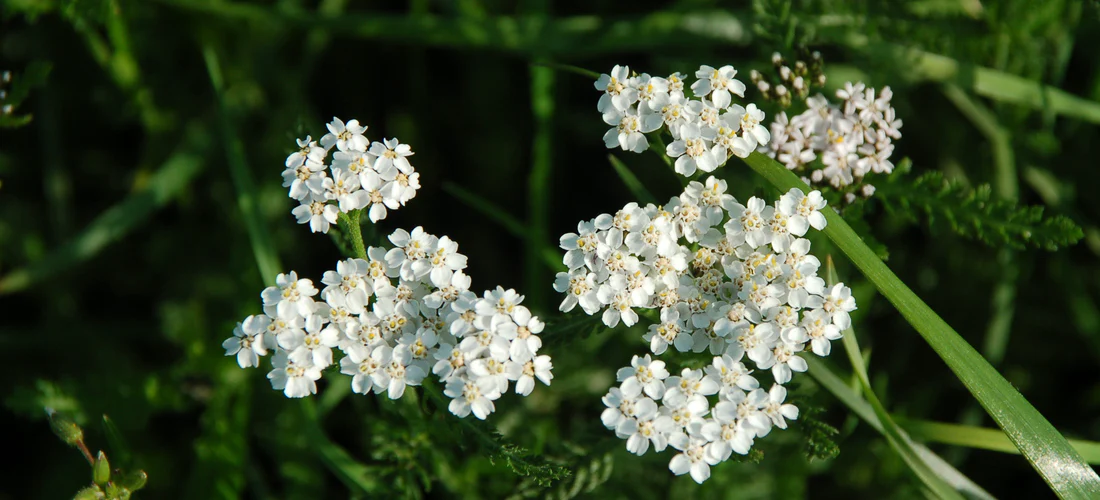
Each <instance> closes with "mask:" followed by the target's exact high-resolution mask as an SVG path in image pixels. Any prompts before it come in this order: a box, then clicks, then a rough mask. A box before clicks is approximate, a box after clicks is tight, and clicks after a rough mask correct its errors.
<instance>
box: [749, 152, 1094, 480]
mask: <svg viewBox="0 0 1100 500" xmlns="http://www.w3.org/2000/svg"><path fill="white" fill-rule="evenodd" d="M744 161H745V163H747V164H748V165H749V166H750V167H751V168H752V169H753V170H755V171H756V172H757V173H759V174H760V175H762V176H763V177H764V178H765V179H767V180H768V182H770V183H771V184H772V185H774V186H775V187H777V188H779V189H780V190H783V191H786V190H789V189H791V188H798V189H801V190H803V191H805V192H808V191H810V188H809V186H806V184H805V183H803V182H802V181H801V180H800V179H799V178H798V177H797V176H795V175H794V174H793V173H791V172H790V171H789V170H787V169H786V168H784V167H783V166H782V165H780V164H779V163H777V162H776V161H775V160H773V159H771V158H768V157H767V156H765V155H763V154H760V153H753V154H751V155H750V156H749V157H748V158H745V159H744ZM822 213H823V214H824V215H825V219H826V221H827V222H828V227H826V228H825V230H824V231H823V232H824V233H825V235H826V236H828V237H829V239H830V240H832V241H833V243H834V244H835V245H836V246H837V248H839V249H840V250H841V251H842V252H844V254H845V255H847V256H848V258H849V259H851V261H852V262H853V263H854V264H855V265H856V267H857V268H859V270H860V271H861V272H862V273H863V275H864V276H866V277H867V279H868V280H870V281H871V283H873V284H874V285H875V287H876V288H878V290H879V292H881V293H882V295H883V296H884V297H886V299H887V300H889V301H890V303H891V304H893V305H894V307H895V308H896V309H897V310H898V312H900V313H901V314H902V316H904V317H905V319H906V320H907V321H908V322H909V324H911V325H913V327H914V328H916V330H917V332H919V333H920V334H921V336H922V337H923V338H924V339H925V341H926V342H928V344H929V345H930V346H932V349H933V350H935V351H936V354H938V355H939V356H940V358H942V359H943V360H944V362H945V363H947V366H948V368H950V369H951V371H952V372H954V373H955V376H956V377H958V378H959V380H960V381H962V383H963V385H965V386H966V388H967V390H969V391H970V393H971V394H973V395H974V397H975V398H977V400H978V402H979V403H980V404H981V405H982V407H983V408H985V410H986V412H988V413H989V415H990V416H991V417H993V420H994V421H995V422H997V425H998V426H1000V427H1001V428H1002V429H1004V431H1005V434H1007V435H1008V437H1009V439H1011V440H1012V443H1013V444H1014V445H1016V447H1017V448H1019V449H1020V452H1021V453H1022V454H1023V455H1024V457H1025V458H1027V460H1028V462H1029V463H1030V464H1031V466H1032V467H1033V468H1035V470H1036V471H1037V472H1038V473H1039V475H1040V476H1042V478H1043V480H1044V481H1046V482H1047V484H1048V485H1049V486H1050V487H1051V488H1052V489H1053V490H1054V492H1055V493H1057V494H1058V496H1060V497H1062V498H1082V499H1086V498H1100V476H1097V474H1096V471H1094V470H1092V468H1091V467H1089V466H1088V464H1087V463H1086V462H1085V460H1084V459H1083V458H1082V457H1081V455H1080V454H1079V453H1077V451H1076V450H1074V449H1073V447H1072V446H1070V444H1069V443H1068V442H1067V441H1066V439H1065V438H1064V437H1063V436H1062V435H1061V434H1060V433H1059V432H1058V430H1057V429H1055V428H1054V426H1053V425H1051V424H1050V422H1047V420H1046V419H1045V418H1043V416H1042V415H1041V414H1040V413H1039V412H1038V411H1037V410H1036V409H1035V407H1033V406H1032V405H1031V403H1029V402H1028V401H1027V399H1025V398H1024V397H1023V395H1021V394H1020V392H1019V391H1017V390H1016V388H1014V387H1012V385H1011V384H1009V383H1008V381H1007V380H1005V379H1004V377H1002V376H1001V374H1000V373H998V372H997V370H995V369H994V368H993V366H992V365H990V364H989V362H988V361H986V360H985V358H983V357H982V356H981V355H980V354H978V351H976V350H974V348H973V347H971V346H970V344H968V343H967V342H966V341H965V340H963V338H962V337H961V336H959V334H958V333H957V332H955V331H954V330H953V329H952V328H951V327H950V326H949V325H948V324H947V323H946V322H944V321H943V319H941V318H940V317H939V316H938V315H936V313H935V312H934V311H932V309H931V308H929V307H928V305H927V304H925V303H924V302H923V301H921V300H920V298H919V297H917V295H916V294H915V293H913V291H912V290H910V289H909V287H907V286H906V285H905V283H902V282H901V280H900V279H898V277H897V276H896V275H894V273H893V272H892V271H890V268H888V267H886V264H884V263H883V262H882V261H881V260H879V258H878V257H877V256H876V255H875V253H874V252H873V251H872V250H871V249H870V248H868V247H867V245H865V244H864V243H863V242H862V241H861V240H860V239H859V236H857V235H856V233H855V231H853V230H852V228H851V227H850V226H848V223H846V222H844V219H842V218H841V217H840V216H839V215H838V214H837V213H836V212H835V211H833V210H829V209H826V210H823V211H822Z"/></svg>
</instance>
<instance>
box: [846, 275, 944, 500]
mask: <svg viewBox="0 0 1100 500" xmlns="http://www.w3.org/2000/svg"><path fill="white" fill-rule="evenodd" d="M825 281H826V282H828V283H829V285H830V286H832V285H833V284H835V283H836V282H837V279H836V269H835V268H834V267H833V259H832V257H831V256H829V257H828V258H827V259H826V261H825ZM841 342H842V343H843V344H844V351H845V352H846V353H847V354H848V360H849V361H851V363H852V370H853V371H854V372H855V374H856V377H858V378H859V382H860V385H862V386H863V394H864V396H865V397H866V398H867V402H868V403H869V404H870V406H871V410H872V411H873V412H874V413H875V417H877V418H878V421H879V423H880V425H881V431H882V435H883V436H885V437H886V441H887V442H888V443H889V444H890V447H891V448H893V449H894V451H895V452H896V453H897V454H898V455H899V456H900V457H901V459H902V460H903V461H904V462H905V464H906V465H908V466H909V470H910V471H912V472H913V474H914V475H916V476H917V478H918V479H920V481H921V483H923V484H924V486H925V487H926V488H928V489H929V490H930V491H931V492H932V493H933V494H935V495H936V496H937V497H939V498H958V499H961V498H963V497H962V495H960V494H959V492H958V491H956V490H955V489H954V488H952V487H951V486H950V485H949V484H947V482H945V481H944V480H943V479H942V478H941V477H940V476H939V475H938V474H937V473H936V472H935V471H933V470H932V469H931V468H930V467H929V466H928V464H927V463H926V462H925V461H924V460H923V459H922V458H921V457H920V455H919V454H918V453H917V451H916V450H915V449H914V443H913V442H912V441H911V440H910V439H909V436H907V435H906V434H905V432H903V431H902V430H901V428H899V427H898V425H897V424H896V423H895V422H894V419H893V418H891V417H890V414H889V413H887V411H886V407H884V406H883V405H882V402H881V401H879V399H878V396H876V395H875V392H874V390H872V389H871V379H870V377H868V375H867V362H866V361H865V360H864V359H863V354H862V353H861V352H860V350H859V344H858V342H857V341H856V332H855V329H854V328H851V327H850V328H848V329H847V330H846V331H845V332H844V336H843V337H842V338H841Z"/></svg>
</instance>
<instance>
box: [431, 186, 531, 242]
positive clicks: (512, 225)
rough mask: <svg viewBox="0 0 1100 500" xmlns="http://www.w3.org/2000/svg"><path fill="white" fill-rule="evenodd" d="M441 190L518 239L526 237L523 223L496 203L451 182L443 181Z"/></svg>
mask: <svg viewBox="0 0 1100 500" xmlns="http://www.w3.org/2000/svg"><path fill="white" fill-rule="evenodd" d="M443 191H445V192H446V193H447V194H449V195H451V196H454V197H455V198H457V199H458V201H461V202H462V203H465V204H466V205H468V206H469V207H470V208H473V209H474V210H477V211H478V212H481V215H484V216H485V217H487V218H488V219H489V220H491V221H493V222H496V223H497V224H499V225H500V227H503V228H504V229H505V230H507V231H508V233H509V234H511V235H512V236H515V237H516V238H520V239H523V238H526V237H527V228H526V227H525V226H524V225H523V223H522V222H520V220H519V219H517V218H515V217H513V216H512V214H510V213H508V212H507V211H505V210H504V209H502V208H500V207H499V206H497V204H495V203H493V202H492V201H489V200H487V199H485V198H483V197H481V196H479V195H476V194H474V193H471V192H470V191H467V190H466V189H465V188H463V187H462V186H459V185H458V184H454V183H451V182H444V183H443Z"/></svg>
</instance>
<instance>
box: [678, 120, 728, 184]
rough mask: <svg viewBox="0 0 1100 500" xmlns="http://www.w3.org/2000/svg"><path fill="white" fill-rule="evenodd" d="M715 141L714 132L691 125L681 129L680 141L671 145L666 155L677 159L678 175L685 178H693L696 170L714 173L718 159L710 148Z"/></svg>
mask: <svg viewBox="0 0 1100 500" xmlns="http://www.w3.org/2000/svg"><path fill="white" fill-rule="evenodd" d="M713 140H714V131H713V130H711V129H710V128H700V127H699V126H698V125H696V124H694V123H690V124H687V125H684V126H682V127H681V128H680V139H679V140H676V141H673V142H672V143H670V144H669V145H668V146H667V147H666V148H665V153H666V154H667V155H668V156H670V157H672V158H675V159H676V165H675V167H676V173H678V174H680V175H683V176H685V177H691V176H692V175H694V174H695V171H696V170H702V171H704V172H713V171H714V169H716V168H718V159H717V158H715V155H714V153H713V151H712V150H711V147H710V144H711V141H713Z"/></svg>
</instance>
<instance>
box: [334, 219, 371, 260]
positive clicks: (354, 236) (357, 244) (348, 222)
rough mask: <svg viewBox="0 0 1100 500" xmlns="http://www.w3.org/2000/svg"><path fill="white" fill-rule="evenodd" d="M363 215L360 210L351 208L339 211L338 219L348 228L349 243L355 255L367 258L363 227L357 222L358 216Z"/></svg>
mask: <svg viewBox="0 0 1100 500" xmlns="http://www.w3.org/2000/svg"><path fill="white" fill-rule="evenodd" d="M362 215H363V211H362V210H352V211H351V212H348V213H344V212H340V215H339V217H340V220H341V221H343V223H344V225H345V226H347V228H348V239H350V240H351V245H352V247H353V248H354V249H355V257H356V258H359V259H365V258H367V246H366V245H365V244H364V243H363V229H362V225H361V224H360V223H359V218H360V217H361V216H362Z"/></svg>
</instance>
